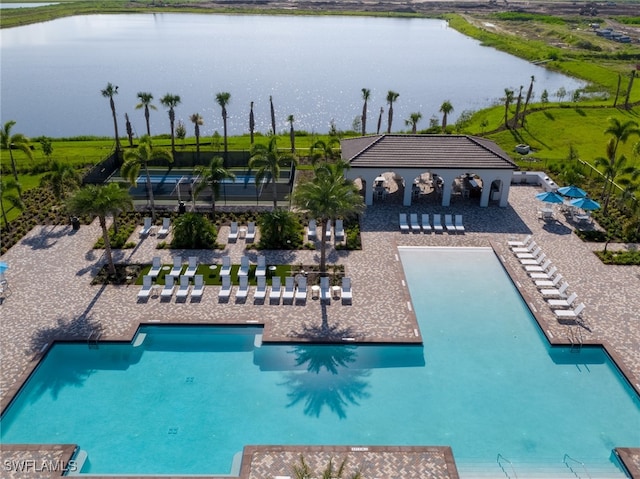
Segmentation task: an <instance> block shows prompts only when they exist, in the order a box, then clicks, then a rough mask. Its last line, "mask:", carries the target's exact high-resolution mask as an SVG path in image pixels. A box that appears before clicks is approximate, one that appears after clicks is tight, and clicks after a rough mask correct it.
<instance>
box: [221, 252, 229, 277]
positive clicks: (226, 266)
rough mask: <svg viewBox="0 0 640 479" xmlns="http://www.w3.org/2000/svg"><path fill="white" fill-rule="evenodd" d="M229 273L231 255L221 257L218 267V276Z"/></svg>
mask: <svg viewBox="0 0 640 479" xmlns="http://www.w3.org/2000/svg"><path fill="white" fill-rule="evenodd" d="M230 274H231V256H223V257H222V267H221V268H220V276H229V275H230Z"/></svg>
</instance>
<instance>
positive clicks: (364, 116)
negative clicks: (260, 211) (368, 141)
mask: <svg viewBox="0 0 640 479" xmlns="http://www.w3.org/2000/svg"><path fill="white" fill-rule="evenodd" d="M370 97H371V90H369V89H368V88H363V89H362V99H363V100H364V103H363V105H362V136H364V135H366V134H367V102H368V101H369V98H370Z"/></svg>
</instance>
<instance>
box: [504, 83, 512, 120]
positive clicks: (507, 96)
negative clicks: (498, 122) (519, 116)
mask: <svg viewBox="0 0 640 479" xmlns="http://www.w3.org/2000/svg"><path fill="white" fill-rule="evenodd" d="M512 102H513V90H510V89H509V88H505V89H504V126H506V127H507V128H508V127H509V123H508V120H509V116H508V115H509V106H510V105H511V103H512Z"/></svg>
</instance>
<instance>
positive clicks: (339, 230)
mask: <svg viewBox="0 0 640 479" xmlns="http://www.w3.org/2000/svg"><path fill="white" fill-rule="evenodd" d="M333 236H335V239H336V241H342V240H343V239H344V221H343V220H336V229H335V230H334V232H333Z"/></svg>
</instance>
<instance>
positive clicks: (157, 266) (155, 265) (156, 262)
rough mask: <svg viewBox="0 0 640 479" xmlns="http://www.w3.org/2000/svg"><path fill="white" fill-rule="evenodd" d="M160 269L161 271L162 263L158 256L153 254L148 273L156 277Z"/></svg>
mask: <svg viewBox="0 0 640 479" xmlns="http://www.w3.org/2000/svg"><path fill="white" fill-rule="evenodd" d="M160 271H162V263H161V260H160V256H154V257H153V261H152V263H151V269H150V270H149V273H148V274H149V276H151V277H152V278H157V277H158V275H159V274H160Z"/></svg>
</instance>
